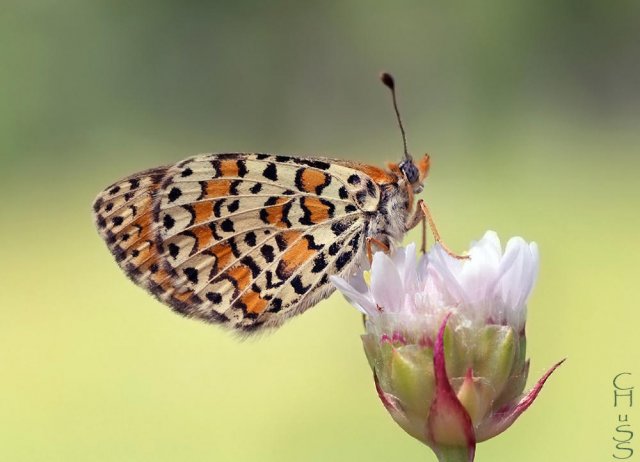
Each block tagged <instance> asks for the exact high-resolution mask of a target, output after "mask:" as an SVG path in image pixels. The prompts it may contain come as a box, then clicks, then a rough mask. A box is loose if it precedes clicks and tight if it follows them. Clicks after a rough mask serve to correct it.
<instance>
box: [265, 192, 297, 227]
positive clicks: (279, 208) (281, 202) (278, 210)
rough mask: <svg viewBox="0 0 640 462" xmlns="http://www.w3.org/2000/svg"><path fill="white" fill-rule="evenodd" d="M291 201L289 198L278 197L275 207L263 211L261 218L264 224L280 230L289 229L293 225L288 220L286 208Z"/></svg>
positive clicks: (270, 206) (267, 207)
mask: <svg viewBox="0 0 640 462" xmlns="http://www.w3.org/2000/svg"><path fill="white" fill-rule="evenodd" d="M290 201H291V198H288V197H278V198H277V199H276V200H275V201H274V203H273V205H271V204H270V205H268V206H266V208H264V209H263V210H261V218H262V220H263V221H264V222H266V223H269V224H272V225H275V226H277V227H278V228H288V227H290V226H291V225H290V224H289V223H288V221H287V220H286V209H285V207H286V206H287V205H288V203H289V202H290Z"/></svg>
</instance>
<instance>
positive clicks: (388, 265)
mask: <svg viewBox="0 0 640 462" xmlns="http://www.w3.org/2000/svg"><path fill="white" fill-rule="evenodd" d="M371 295H373V299H374V300H375V303H376V304H377V305H379V306H380V307H381V308H382V309H383V311H386V312H398V311H400V310H401V309H402V306H403V305H404V295H405V291H404V287H403V285H402V281H401V279H400V274H398V268H397V267H396V265H395V264H394V262H393V260H391V258H389V256H388V255H387V254H385V253H384V252H376V254H375V255H374V256H373V264H372V265H371ZM398 295H402V296H398Z"/></svg>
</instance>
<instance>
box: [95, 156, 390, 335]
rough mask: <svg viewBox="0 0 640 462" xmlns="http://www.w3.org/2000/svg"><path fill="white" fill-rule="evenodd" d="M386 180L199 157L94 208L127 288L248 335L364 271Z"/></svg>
mask: <svg viewBox="0 0 640 462" xmlns="http://www.w3.org/2000/svg"><path fill="white" fill-rule="evenodd" d="M393 181H395V179H394V178H393V177H391V176H390V174H389V173H388V172H385V171H383V170H382V169H378V168H377V167H372V166H368V165H365V164H359V163H351V162H345V161H338V160H333V159H324V158H298V157H287V156H277V155H269V154H245V153H233V154H207V155H201V156H197V157H194V158H191V159H188V160H185V161H183V162H180V163H178V164H176V165H173V166H169V167H162V168H157V169H152V170H148V171H144V172H141V173H139V174H137V175H133V176H131V177H129V178H126V179H124V180H122V181H120V182H118V183H116V184H114V185H112V186H110V187H108V188H107V189H105V190H104V191H103V192H102V193H101V194H100V195H99V196H98V198H97V199H96V201H95V204H94V211H95V218H96V224H97V227H98V230H99V232H100V234H101V236H102V237H103V238H104V240H105V241H106V242H107V245H108V247H109V249H110V250H111V252H112V253H113V254H114V256H115V258H116V260H117V262H118V264H119V265H120V266H121V268H122V269H123V270H124V271H125V272H126V273H127V274H128V275H129V277H130V278H131V279H132V280H133V281H134V282H136V283H137V284H138V285H141V286H143V287H144V288H146V289H147V290H149V291H150V292H151V293H153V294H154V295H155V296H156V297H157V298H159V299H160V300H162V301H163V302H165V303H167V304H168V305H170V306H171V307H172V308H173V309H174V310H176V311H178V312H179V313H182V314H184V315H186V316H189V317H194V318H198V319H202V320H205V321H209V322H216V323H222V324H225V325H227V326H229V327H232V328H235V329H237V330H239V331H244V332H252V331H255V330H257V329H259V328H261V327H276V326H279V325H280V324H282V322H284V321H285V320H286V319H288V318H290V317H291V316H293V315H295V314H298V313H301V312H303V311H305V310H306V309H308V308H309V307H311V306H313V305H314V304H315V303H317V302H318V301H319V300H321V299H323V298H326V297H327V296H329V295H330V294H331V293H332V292H333V287H332V286H331V285H330V284H329V276H330V275H344V274H346V273H348V272H350V271H353V269H354V268H355V267H357V266H360V265H362V264H363V263H364V262H363V260H364V255H365V248H364V247H365V237H366V228H367V224H368V221H367V216H368V214H370V213H372V212H375V211H376V210H377V208H378V203H379V202H380V198H381V185H383V184H384V183H385V182H393Z"/></svg>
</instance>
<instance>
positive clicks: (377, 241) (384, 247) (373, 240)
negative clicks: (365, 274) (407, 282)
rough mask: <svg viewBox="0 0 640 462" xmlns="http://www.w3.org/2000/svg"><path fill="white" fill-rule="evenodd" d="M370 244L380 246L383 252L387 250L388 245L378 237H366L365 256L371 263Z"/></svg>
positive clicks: (371, 250) (371, 252) (371, 251)
mask: <svg viewBox="0 0 640 462" xmlns="http://www.w3.org/2000/svg"><path fill="white" fill-rule="evenodd" d="M372 244H375V245H377V246H378V247H380V248H381V249H382V251H383V252H388V251H389V246H388V245H387V244H385V243H384V242H382V241H381V240H380V239H376V238H375V237H367V258H368V259H369V264H371V262H372V261H373V249H372Z"/></svg>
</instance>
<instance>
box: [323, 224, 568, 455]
mask: <svg viewBox="0 0 640 462" xmlns="http://www.w3.org/2000/svg"><path fill="white" fill-rule="evenodd" d="M469 257H470V258H469V259H465V260H458V259H455V258H452V257H451V256H449V255H448V254H447V253H446V252H445V251H444V250H443V249H442V247H440V246H439V245H437V244H436V245H434V246H433V248H432V249H431V250H430V251H429V253H428V254H426V255H422V256H421V257H420V258H419V259H418V258H417V257H416V249H415V245H413V244H411V245H409V246H407V247H406V248H399V249H397V250H396V251H395V252H394V253H393V254H392V255H387V254H385V253H382V252H378V253H376V254H375V255H374V257H373V261H372V265H371V282H370V284H369V285H368V284H367V283H366V281H365V278H364V275H363V274H362V273H358V274H355V275H353V276H352V277H351V278H350V279H349V280H348V281H347V280H344V279H341V278H339V277H333V278H332V282H333V284H334V285H335V286H336V287H337V288H338V289H339V290H340V291H341V292H342V293H343V295H344V296H345V297H346V298H347V299H348V300H349V301H350V302H351V303H352V304H353V305H354V306H355V307H356V308H358V309H359V310H360V311H361V312H363V313H364V314H365V315H366V334H365V335H363V343H364V347H365V352H366V353H367V357H368V359H369V363H370V365H371V368H372V369H373V372H374V378H375V381H376V389H377V390H378V394H379V396H380V399H381V400H382V402H383V403H384V405H385V407H386V408H387V410H389V412H390V413H391V415H392V417H393V418H394V419H395V420H396V422H398V424H400V426H401V427H402V428H403V429H405V430H406V431H407V432H408V433H409V434H411V435H412V436H414V437H416V438H418V439H420V440H421V441H423V442H424V443H426V444H427V445H429V446H430V447H432V448H433V449H434V451H435V452H436V454H438V457H439V458H440V459H441V460H450V459H451V458H454V459H455V458H456V457H458V458H459V457H462V459H463V460H473V455H474V453H475V444H476V442H478V441H483V440H485V439H488V438H490V437H492V436H495V435H497V434H498V433H500V432H502V431H504V430H505V429H506V428H507V427H508V426H509V425H511V423H513V421H515V419H516V418H517V417H518V416H519V415H520V414H521V413H522V412H524V410H525V409H526V408H527V407H528V406H529V405H530V404H531V403H532V402H533V400H534V399H535V397H536V396H537V394H538V392H539V391H540V389H541V388H542V385H543V384H544V381H545V380H546V379H547V377H548V376H549V374H550V373H551V372H552V371H553V370H554V369H555V367H557V365H556V366H555V367H554V368H552V369H551V370H550V371H549V372H548V373H547V374H545V376H543V377H542V378H541V379H540V380H539V381H538V384H537V385H536V386H535V387H534V388H533V389H532V390H531V391H530V392H529V393H528V394H526V395H523V394H522V391H523V388H524V385H525V382H526V378H527V373H528V369H529V362H528V360H526V353H525V349H526V337H525V332H524V330H525V329H524V328H525V323H526V317H527V302H528V300H529V296H530V295H531V291H532V289H533V286H534V284H535V281H536V277H537V274H538V265H539V258H538V248H537V246H536V244H535V243H526V242H525V241H524V240H523V239H522V238H519V237H515V238H512V239H510V240H509V242H508V243H507V245H506V248H505V250H504V252H503V250H502V247H501V245H500V240H499V239H498V236H497V234H496V233H495V232H492V231H488V232H487V233H485V235H484V236H483V238H482V239H480V240H479V241H477V242H473V243H472V245H471V249H470V250H469ZM445 332H447V335H446V340H445ZM445 349H446V355H445ZM445 357H446V361H447V363H446V368H445Z"/></svg>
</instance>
